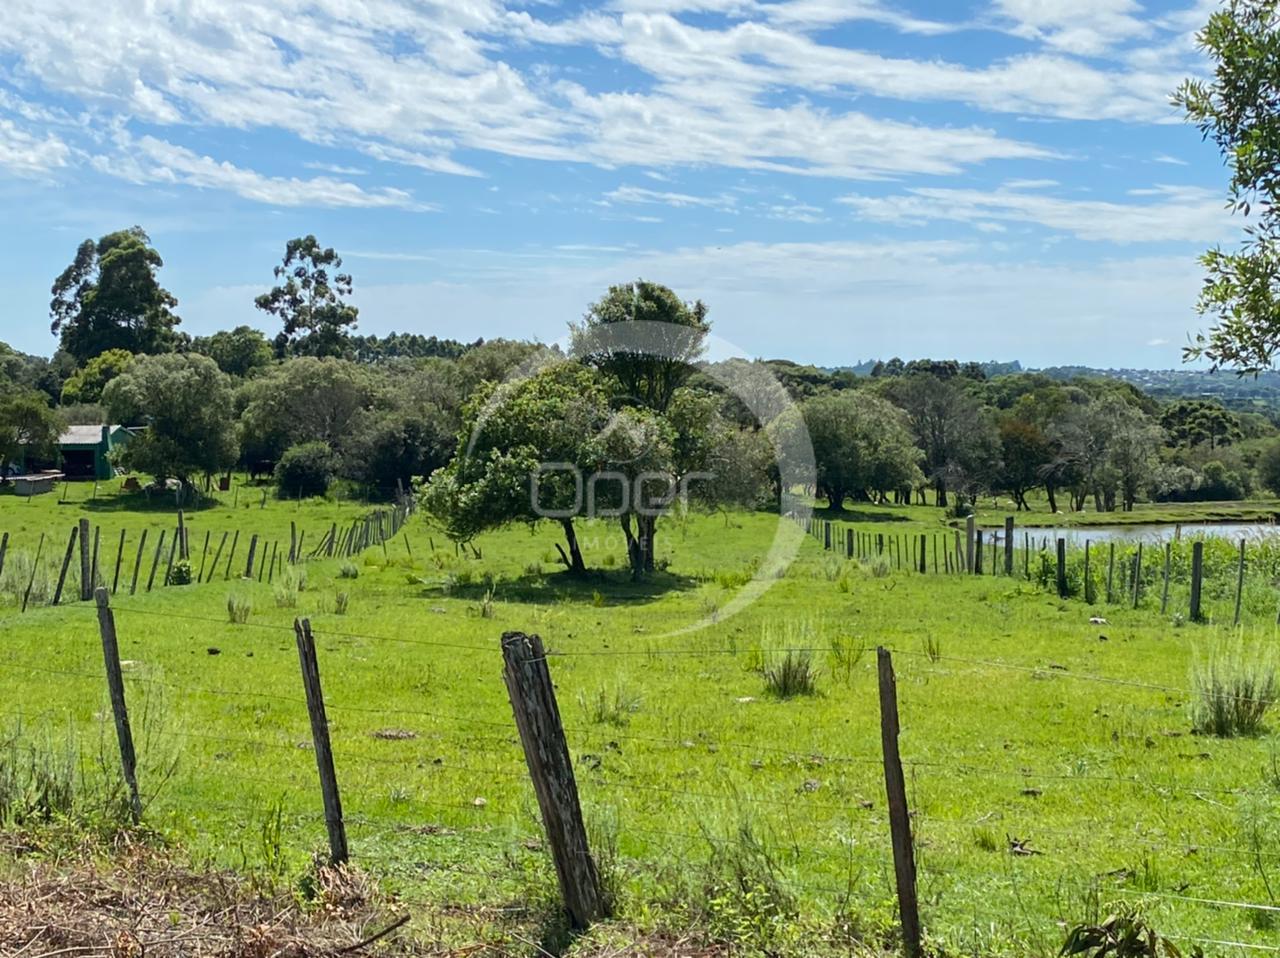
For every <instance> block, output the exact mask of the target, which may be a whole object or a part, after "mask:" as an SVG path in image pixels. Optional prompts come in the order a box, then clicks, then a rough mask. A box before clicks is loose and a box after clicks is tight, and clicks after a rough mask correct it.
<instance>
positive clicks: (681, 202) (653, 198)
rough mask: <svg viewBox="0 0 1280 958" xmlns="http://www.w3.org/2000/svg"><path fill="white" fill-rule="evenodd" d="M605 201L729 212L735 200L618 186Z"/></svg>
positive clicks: (726, 196) (722, 196) (725, 195)
mask: <svg viewBox="0 0 1280 958" xmlns="http://www.w3.org/2000/svg"><path fill="white" fill-rule="evenodd" d="M605 199H607V200H609V201H610V202H614V203H659V204H661V205H663V206H675V207H681V206H703V207H706V208H708V209H715V210H729V209H732V208H733V206H734V205H735V204H736V203H737V200H736V199H735V198H734V197H733V196H732V195H729V194H725V193H721V194H720V195H719V196H693V195H692V194H689V193H670V192H666V191H662V190H648V189H645V188H644V187H642V186H620V187H618V188H617V189H616V190H610V191H609V192H608V193H606V194H605Z"/></svg>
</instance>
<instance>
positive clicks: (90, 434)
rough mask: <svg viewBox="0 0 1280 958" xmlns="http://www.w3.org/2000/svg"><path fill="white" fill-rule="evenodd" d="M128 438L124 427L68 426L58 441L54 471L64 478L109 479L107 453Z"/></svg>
mask: <svg viewBox="0 0 1280 958" xmlns="http://www.w3.org/2000/svg"><path fill="white" fill-rule="evenodd" d="M131 438H133V436H132V433H130V432H129V430H128V429H126V428H125V427H124V426H68V427H67V431H66V432H64V433H63V434H62V436H61V437H59V439H58V458H59V460H60V462H59V465H58V468H59V469H60V470H61V471H62V472H63V474H65V475H66V477H67V478H68V479H110V478H111V477H112V476H113V475H115V470H114V469H113V468H112V466H111V463H110V461H109V460H108V459H107V453H109V452H110V451H111V450H112V449H115V448H116V447H117V446H121V445H123V444H124V443H126V442H128V441H129V440H130V439H131Z"/></svg>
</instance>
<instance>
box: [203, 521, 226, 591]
mask: <svg viewBox="0 0 1280 958" xmlns="http://www.w3.org/2000/svg"><path fill="white" fill-rule="evenodd" d="M228 535H230V533H228V532H224V533H223V534H222V538H221V539H219V540H218V548H216V549H214V550H213V561H212V562H210V563H209V575H208V577H207V578H206V579H205V580H204V581H205V582H212V581H213V577H214V576H215V575H216V574H217V572H218V560H219V559H221V558H222V548H223V546H225V545H226V544H227V536H228Z"/></svg>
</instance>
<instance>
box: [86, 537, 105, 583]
mask: <svg viewBox="0 0 1280 958" xmlns="http://www.w3.org/2000/svg"><path fill="white" fill-rule="evenodd" d="M101 538H102V526H94V527H93V555H92V556H91V557H90V559H89V582H90V584H91V586H92V588H93V589H95V590H96V589H97V588H98V580H99V579H101V578H102V574H101V573H100V572H99V571H98V546H99V544H100V541H99V540H100V539H101ZM92 595H93V593H92V592H90V596H92Z"/></svg>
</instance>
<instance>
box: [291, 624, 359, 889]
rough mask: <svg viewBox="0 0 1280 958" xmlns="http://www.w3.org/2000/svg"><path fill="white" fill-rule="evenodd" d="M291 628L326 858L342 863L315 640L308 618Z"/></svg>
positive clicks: (342, 835) (342, 827)
mask: <svg viewBox="0 0 1280 958" xmlns="http://www.w3.org/2000/svg"><path fill="white" fill-rule="evenodd" d="M293 632H294V636H295V638H296V639H297V644H298V662H299V664H300V665H301V666H302V687H303V689H304V690H305V691H306V693H307V714H308V716H309V717H310V718H311V740H312V742H313V743H314V745H315V753H316V770H317V771H318V772H319V773H320V795H321V798H322V800H323V801H324V823H325V827H326V828H327V829H328V832H329V859H330V861H332V862H333V863H334V864H335V865H341V864H342V863H344V862H345V861H346V860H347V858H348V854H347V826H346V822H345V821H344V820H343V818H342V797H341V795H339V793H338V775H337V773H336V772H335V771H334V768H333V749H332V748H331V747H330V744H329V719H328V716H327V715H326V714H325V710H324V692H323V691H322V690H321V687H320V666H319V663H318V662H317V661H316V640H315V638H314V637H313V636H312V634H311V621H310V620H309V619H302V620H298V619H294V620H293Z"/></svg>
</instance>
